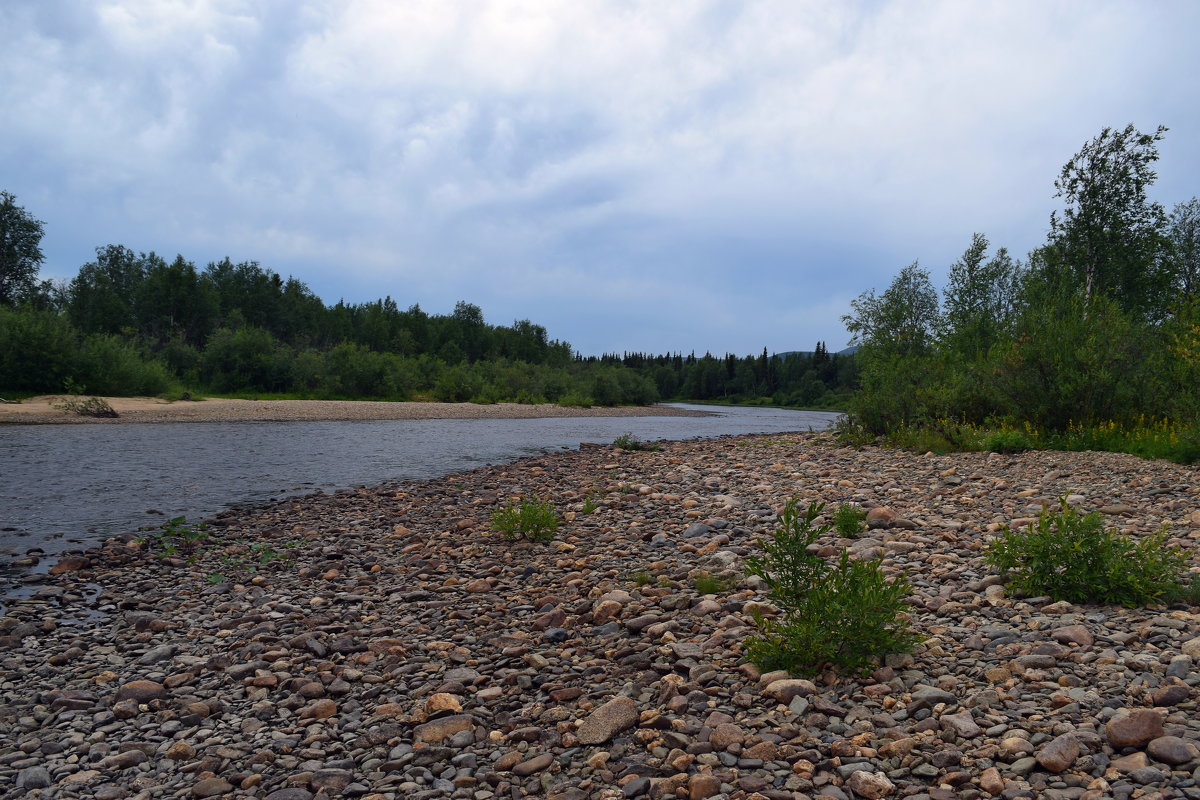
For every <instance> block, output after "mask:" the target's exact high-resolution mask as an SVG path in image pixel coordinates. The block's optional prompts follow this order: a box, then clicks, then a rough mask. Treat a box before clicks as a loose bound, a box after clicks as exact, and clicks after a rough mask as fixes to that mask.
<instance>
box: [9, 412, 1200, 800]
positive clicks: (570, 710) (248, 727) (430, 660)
mask: <svg viewBox="0 0 1200 800" xmlns="http://www.w3.org/2000/svg"><path fill="white" fill-rule="evenodd" d="M1049 475H1055V476H1056V477H1054V478H1048V477H1047V476H1049ZM1163 488H1169V489H1170V491H1169V492H1161V491H1159V490H1160V489H1163ZM531 493H537V494H538V496H539V497H541V498H543V499H545V500H547V501H549V502H552V503H553V504H554V505H555V507H556V508H557V509H559V511H560V513H561V514H562V517H561V524H560V528H559V530H558V532H557V534H556V537H555V539H554V540H553V541H552V542H549V543H546V544H540V543H531V542H525V541H515V542H514V541H509V540H505V539H503V538H502V537H500V536H499V534H497V533H495V532H494V531H493V530H492V529H491V520H490V517H491V513H492V512H493V511H494V509H495V508H497V507H499V506H502V505H503V504H504V503H505V502H507V500H508V499H509V498H511V497H514V496H527V495H529V494H531ZM1064 495H1071V496H1072V500H1071V502H1072V503H1073V504H1076V505H1078V507H1080V508H1081V509H1087V508H1097V507H1100V506H1117V505H1124V506H1127V507H1128V509H1130V510H1126V511H1122V512H1121V513H1119V514H1116V515H1111V516H1109V517H1106V522H1107V523H1108V524H1109V525H1111V526H1114V527H1119V528H1124V529H1127V530H1129V531H1131V532H1133V533H1134V534H1140V533H1149V532H1154V531H1157V530H1159V529H1160V528H1161V527H1162V526H1163V524H1168V525H1169V526H1170V527H1169V529H1168V530H1169V531H1170V533H1169V535H1170V536H1172V537H1173V538H1172V539H1171V543H1172V546H1177V547H1180V548H1183V549H1184V550H1185V551H1186V552H1187V553H1188V555H1189V558H1190V559H1191V560H1190V561H1189V563H1190V564H1191V565H1192V566H1193V567H1195V566H1196V564H1197V561H1196V555H1197V549H1198V548H1200V526H1195V525H1190V524H1188V523H1187V522H1186V520H1187V519H1188V515H1190V514H1193V513H1195V509H1196V508H1197V506H1200V482H1198V481H1196V480H1195V476H1194V470H1190V469H1188V468H1183V467H1177V466H1175V465H1171V464H1167V463H1164V462H1148V461H1142V460H1139V459H1136V458H1134V457H1132V456H1120V455H1114V454H1105V453H1087V454H1082V453H1023V454H1019V455H1006V456H994V455H988V454H978V453H962V454H955V455H946V456H937V455H932V454H930V455H925V454H911V453H902V452H896V451H886V450H880V449H878V448H874V447H864V448H861V449H852V448H842V447H837V446H835V445H833V444H831V443H830V442H829V439H828V437H825V436H823V435H821V434H794V435H791V434H789V435H783V436H781V435H772V436H762V437H757V436H749V437H731V438H727V439H717V440H709V441H695V442H671V443H665V444H664V447H663V449H662V450H661V451H658V452H617V451H614V450H613V449H612V448H610V447H606V446H589V447H585V448H582V449H580V450H578V451H571V452H561V453H550V454H543V455H536V456H532V457H530V458H527V459H523V460H521V461H518V462H516V463H513V464H503V465H496V466H488V467H483V468H480V469H478V470H474V471H471V472H468V473H462V474H459V475H452V476H447V477H446V478H443V479H440V480H435V481H408V482H397V483H393V484H388V485H384V486H378V487H360V488H356V489H351V490H345V491H338V492H328V493H325V492H321V493H315V494H311V495H308V496H304V497H289V498H284V499H282V500H280V501H277V502H275V503H272V504H269V505H265V506H262V507H260V508H256V509H239V510H235V511H229V512H224V513H223V514H221V515H219V516H218V517H216V518H214V519H213V520H211V521H210V526H209V529H208V531H209V535H210V541H209V542H208V543H207V544H205V545H204V546H202V547H200V548H198V549H197V550H196V551H195V552H192V553H187V554H180V555H181V557H180V558H177V559H175V558H168V559H162V558H158V557H156V556H153V555H152V554H148V553H146V552H145V550H144V548H143V547H142V546H141V545H139V544H138V543H137V542H136V538H137V537H136V536H134V535H130V536H126V537H115V538H113V539H111V540H109V541H108V542H106V543H105V544H104V545H103V546H101V547H97V548H94V549H92V550H89V551H87V553H86V554H84V555H82V556H81V558H83V559H84V560H86V562H87V563H86V564H83V562H80V564H81V566H80V567H79V568H78V569H74V570H63V571H61V572H60V573H58V574H55V575H50V576H43V577H41V578H40V579H39V583H37V584H36V586H37V588H36V590H35V591H34V592H33V593H31V594H29V595H26V596H23V597H21V598H16V599H14V600H13V601H12V602H11V603H10V604H9V606H8V607H7V609H6V611H5V612H4V615H3V616H0V730H4V732H5V733H4V737H5V748H3V750H2V751H0V787H4V788H3V790H0V793H2V792H5V791H9V790H10V789H12V790H13V791H18V792H23V793H24V794H23V795H22V796H34V795H35V793H39V792H40V793H42V794H41V795H39V796H45V797H51V796H54V797H61V798H64V800H69V798H75V797H98V798H100V797H103V798H112V799H113V800H117V799H118V798H121V797H126V798H138V797H140V798H143V800H145V798H152V797H199V796H202V793H204V792H209V791H212V792H214V793H213V794H210V795H205V796H213V797H216V796H226V795H229V796H235V795H236V796H247V797H262V798H266V799H267V800H313V798H314V797H330V798H332V797H338V796H340V797H363V798H369V800H397V798H401V797H404V798H408V797H413V798H434V797H454V798H459V800H507V798H514V797H522V796H533V795H537V796H546V797H551V798H556V800H577V799H578V800H583V798H587V797H604V798H612V797H623V796H624V797H652V798H666V797H673V798H680V797H686V798H696V799H697V800H699V799H700V798H704V799H705V800H707V798H722V800H734V799H735V798H736V800H750V798H753V800H763V799H764V798H765V800H784V798H787V799H788V800H795V798H797V797H807V798H813V800H815V799H816V798H820V797H824V798H834V799H835V800H842V799H843V798H844V799H845V800H851V799H852V798H854V797H859V798H862V797H897V798H899V797H912V798H915V800H940V798H950V797H964V798H981V797H1004V798H1011V799H1012V800H1017V798H1027V797H1046V798H1048V799H1050V800H1081V799H1082V800H1093V799H1094V798H1100V797H1110V796H1111V797H1121V798H1131V800H1132V798H1133V797H1135V796H1137V797H1141V796H1145V797H1146V798H1148V799H1149V798H1152V797H1155V796H1156V795H1157V796H1165V793H1166V792H1167V791H1168V790H1170V791H1174V792H1175V794H1176V796H1182V797H1188V796H1191V795H1189V794H1188V792H1191V793H1192V794H1193V795H1195V794H1196V786H1197V783H1196V781H1197V777H1198V776H1197V775H1196V774H1195V773H1196V771H1197V769H1196V768H1197V764H1198V763H1200V762H1198V759H1200V755H1198V754H1197V753H1198V751H1197V747H1198V746H1200V709H1198V702H1197V697H1196V692H1195V690H1194V688H1195V687H1196V686H1198V685H1200V670H1198V669H1197V664H1198V663H1200V616H1198V615H1196V613H1195V609H1185V608H1183V607H1176V608H1158V609H1125V608H1120V607H1115V606H1094V605H1087V604H1071V603H1063V602H1053V600H1052V598H1044V597H1043V598H1037V597H1027V596H1024V595H1021V594H1020V593H1019V592H1015V591H1012V590H1011V589H1010V588H1008V587H1005V586H1003V581H1002V580H1001V579H1000V577H999V576H997V575H995V574H994V573H993V572H992V571H991V570H990V568H989V567H988V566H987V564H986V563H985V561H984V559H983V549H984V544H985V542H986V541H987V539H988V537H989V536H991V535H992V533H993V532H995V531H997V530H999V528H1000V526H1001V525H1003V524H1009V523H1011V522H1012V521H1013V520H1016V519H1019V518H1023V517H1024V518H1028V517H1030V516H1031V515H1032V514H1036V510H1033V511H1031V510H1030V506H1031V505H1032V506H1035V507H1036V508H1037V509H1040V508H1041V504H1042V503H1043V502H1047V503H1053V502H1054V501H1055V500H1056V498H1058V497H1060V496H1064ZM793 496H798V497H799V499H800V500H801V502H802V503H803V502H808V501H810V500H818V501H824V502H826V503H833V504H834V507H836V504H837V503H840V502H851V503H854V504H856V505H858V506H859V507H861V508H864V509H867V510H868V512H870V511H871V510H874V509H886V512H887V513H885V512H884V511H880V512H878V513H876V515H875V518H876V519H877V520H878V523H877V524H876V526H875V527H874V528H873V529H872V531H871V534H870V537H869V540H868V537H866V536H864V537H861V538H860V539H859V540H846V539H842V538H840V537H838V536H837V535H836V533H835V532H832V531H831V532H830V533H829V534H828V535H825V536H822V537H821V538H820V539H818V542H817V548H819V550H820V551H821V552H823V553H828V554H829V555H830V557H833V556H834V555H836V554H837V553H838V552H840V549H841V548H842V547H851V548H852V549H853V550H854V551H855V552H856V553H857V554H858V556H862V557H870V558H878V559H880V560H879V561H878V563H879V564H880V566H881V568H882V569H883V570H884V571H885V572H886V573H887V574H889V575H895V574H899V573H900V572H903V573H905V574H906V575H907V576H908V579H909V582H910V584H911V586H912V589H913V594H912V608H911V612H910V618H911V621H912V626H913V629H914V630H915V631H916V632H917V634H918V635H919V637H920V639H921V642H920V644H918V645H917V646H916V648H915V649H914V650H913V652H912V653H911V654H905V655H892V656H889V657H888V658H887V659H885V662H884V663H883V664H881V665H880V666H879V668H878V669H876V670H875V671H873V672H872V673H871V674H870V675H866V676H850V675H839V674H836V673H832V672H824V673H821V674H816V675H807V674H806V675H790V674H788V673H786V672H781V671H774V672H770V671H766V672H764V671H761V670H758V669H756V668H754V667H753V666H751V665H749V664H747V663H746V660H745V645H746V641H747V639H748V637H750V636H752V635H754V632H755V623H754V620H753V616H752V612H757V613H761V614H765V615H767V616H770V615H772V614H775V613H777V612H776V610H775V609H774V608H773V607H772V605H771V603H770V597H769V596H768V594H767V592H766V586H765V584H764V583H763V582H762V581H761V580H760V579H758V578H755V577H753V576H749V575H747V573H746V572H745V569H744V562H745V559H746V558H747V557H749V556H751V555H755V554H756V553H758V552H760V550H759V548H758V544H757V543H758V542H759V541H762V540H765V539H766V537H769V536H770V535H771V534H772V532H773V531H774V529H775V526H776V525H777V524H778V515H779V512H780V510H781V508H782V504H783V503H784V502H785V501H786V500H787V499H788V498H790V497H793ZM589 498H590V499H591V501H592V503H593V504H594V509H592V511H591V513H587V514H585V513H583V504H584V502H585V501H586V500H588V499H589ZM567 514H571V515H573V516H570V517H568V516H567ZM889 517H890V518H889ZM885 520H886V522H885ZM251 544H262V545H267V546H270V547H272V548H274V549H275V550H276V551H278V552H280V553H283V554H286V555H285V557H284V558H281V559H277V560H276V561H274V562H271V563H270V564H267V565H265V566H263V567H261V568H260V569H258V570H257V571H256V572H254V573H250V572H248V571H238V570H236V569H231V568H230V563H231V560H232V559H236V558H243V559H244V558H245V556H246V555H247V553H248V548H249V547H250V545H251ZM858 556H856V557H858ZM193 562H194V563H193ZM218 572H220V573H223V577H224V580H221V581H219V582H212V581H210V580H209V575H211V574H213V573H218ZM704 574H707V575H708V576H712V577H715V578H717V579H718V580H717V581H716V582H715V583H712V582H710V585H709V586H707V587H705V588H706V590H707V592H708V593H707V594H703V595H702V594H701V593H700V592H699V590H698V588H697V583H698V580H697V579H698V578H699V577H701V576H702V575H704ZM13 787H20V788H13ZM47 790H48V791H47ZM5 796H7V795H5ZM1198 796H1200V795H1198Z"/></svg>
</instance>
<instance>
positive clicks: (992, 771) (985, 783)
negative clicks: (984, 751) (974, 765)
mask: <svg viewBox="0 0 1200 800" xmlns="http://www.w3.org/2000/svg"><path fill="white" fill-rule="evenodd" d="M979 788H980V789H982V790H983V791H985V792H987V793H988V794H990V795H991V796H992V797H999V796H1000V795H1001V794H1003V793H1004V778H1002V777H1000V770H998V769H996V768H995V767H988V768H987V769H985V770H984V771H983V772H981V773H980V774H979Z"/></svg>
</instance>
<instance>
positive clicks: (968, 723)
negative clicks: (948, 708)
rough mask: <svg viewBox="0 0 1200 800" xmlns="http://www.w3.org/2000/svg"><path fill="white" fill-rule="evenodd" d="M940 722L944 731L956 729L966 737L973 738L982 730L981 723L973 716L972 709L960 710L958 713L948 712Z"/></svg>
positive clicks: (960, 734) (956, 731)
mask: <svg viewBox="0 0 1200 800" xmlns="http://www.w3.org/2000/svg"><path fill="white" fill-rule="evenodd" d="M940 724H941V726H942V730H944V731H954V732H955V733H956V734H958V735H959V736H961V737H962V738H964V739H973V738H974V737H976V736H978V735H979V734H980V733H982V731H981V730H980V728H979V725H978V724H976V722H975V720H974V719H973V718H972V717H971V712H970V711H960V712H959V713H957V714H946V715H945V716H943V717H942V718H941V721H940Z"/></svg>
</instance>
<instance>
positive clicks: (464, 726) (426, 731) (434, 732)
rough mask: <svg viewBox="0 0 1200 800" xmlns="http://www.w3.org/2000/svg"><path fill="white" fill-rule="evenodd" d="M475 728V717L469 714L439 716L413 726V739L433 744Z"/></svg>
mask: <svg viewBox="0 0 1200 800" xmlns="http://www.w3.org/2000/svg"><path fill="white" fill-rule="evenodd" d="M473 730H475V718H474V717H472V716H471V715H470V714H454V715H452V716H449V717H441V718H440V719H435V720H432V721H430V722H426V723H425V724H423V725H418V726H417V727H415V728H413V739H415V740H416V741H418V742H428V743H430V744H434V743H437V742H444V741H445V740H446V739H449V738H450V737H451V736H453V735H454V734H456V733H461V732H463V731H473Z"/></svg>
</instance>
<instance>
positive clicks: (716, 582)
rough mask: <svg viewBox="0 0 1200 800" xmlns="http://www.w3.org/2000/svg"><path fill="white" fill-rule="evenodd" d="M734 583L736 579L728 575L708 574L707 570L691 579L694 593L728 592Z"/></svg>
mask: <svg viewBox="0 0 1200 800" xmlns="http://www.w3.org/2000/svg"><path fill="white" fill-rule="evenodd" d="M736 584H737V581H735V580H734V579H733V578H732V577H730V576H728V575H710V574H709V573H707V572H701V573H700V574H699V575H697V576H696V577H695V578H693V579H692V587H693V588H695V590H696V594H728V593H729V592H730V591H732V590H733V587H734V586H735V585H736Z"/></svg>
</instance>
